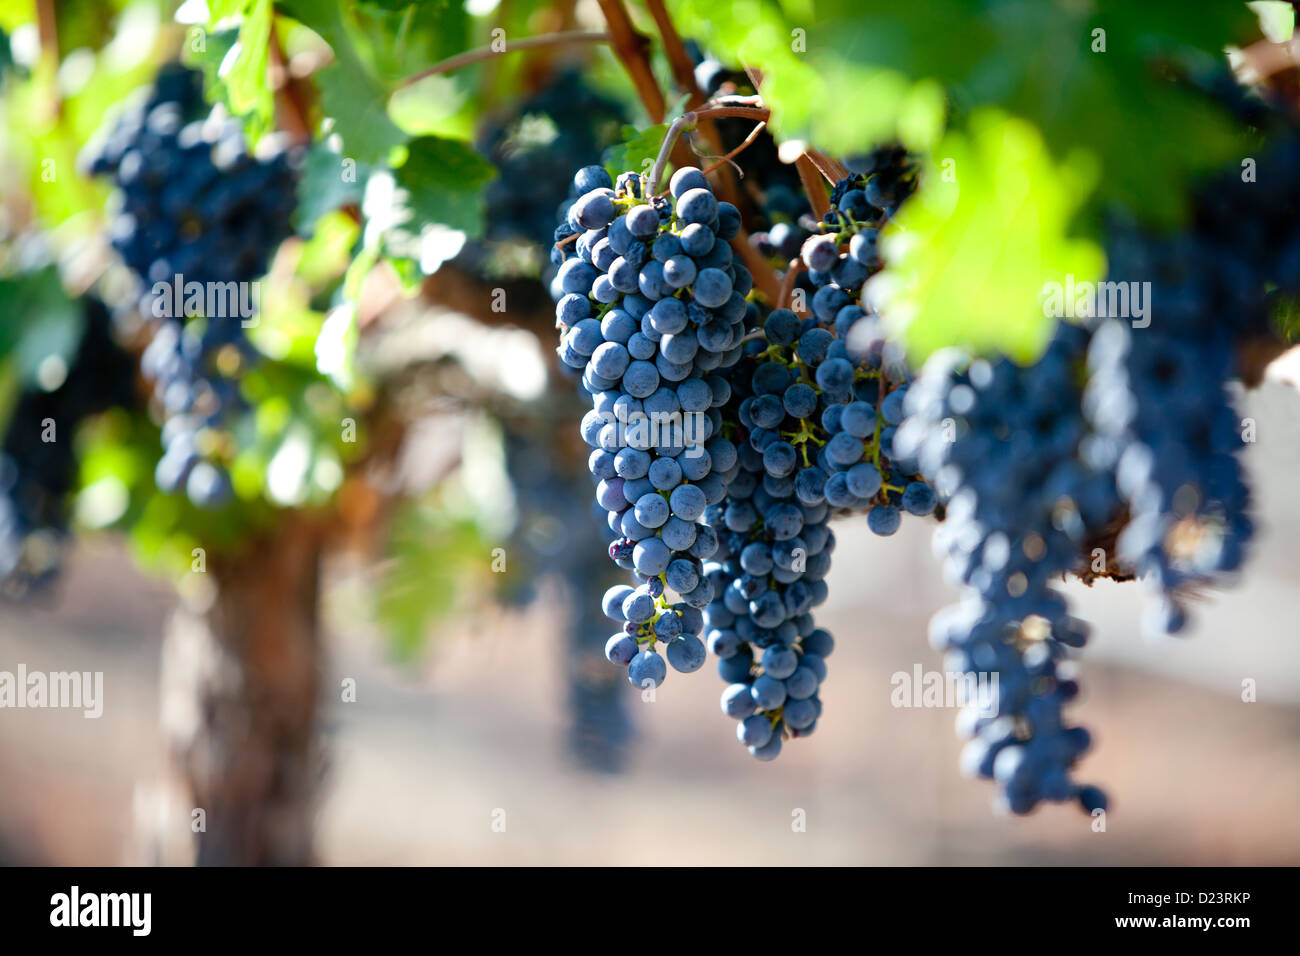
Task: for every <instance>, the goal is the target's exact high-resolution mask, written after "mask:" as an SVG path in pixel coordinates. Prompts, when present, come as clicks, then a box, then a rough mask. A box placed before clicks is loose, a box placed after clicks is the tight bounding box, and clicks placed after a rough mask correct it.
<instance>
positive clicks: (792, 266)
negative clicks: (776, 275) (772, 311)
mask: <svg viewBox="0 0 1300 956" xmlns="http://www.w3.org/2000/svg"><path fill="white" fill-rule="evenodd" d="M802 271H803V259H801V258H800V257H799V256H795V257H794V258H793V259H791V260H790V263H789V265H787V266H786V267H785V275H784V276H783V277H782V278H781V294H780V296H778V297H777V300H776V307H777V308H778V309H785V308H789V306H790V296H791V295H793V294H794V280H795V279H797V278H798V277H799V273H800V272H802Z"/></svg>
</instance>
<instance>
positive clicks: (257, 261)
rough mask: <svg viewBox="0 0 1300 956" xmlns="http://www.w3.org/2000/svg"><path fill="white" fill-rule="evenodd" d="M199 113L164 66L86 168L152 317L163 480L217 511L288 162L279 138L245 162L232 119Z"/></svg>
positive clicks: (290, 194)
mask: <svg viewBox="0 0 1300 956" xmlns="http://www.w3.org/2000/svg"><path fill="white" fill-rule="evenodd" d="M202 107H203V102H202V82H201V76H200V74H198V73H196V72H193V71H190V70H186V69H184V68H182V67H179V66H172V67H168V68H164V69H163V70H162V71H161V72H160V74H159V77H158V80H157V82H156V84H155V86H154V88H153V89H152V90H151V91H150V94H149V96H148V98H147V99H145V100H144V102H143V103H141V104H140V105H139V106H138V107H136V108H134V109H132V110H130V111H129V112H128V113H127V114H126V115H125V116H123V117H122V118H121V119H119V120H118V122H117V123H116V124H115V126H114V127H113V129H112V130H111V132H110V133H109V134H108V136H107V138H106V139H105V141H104V142H103V144H102V145H100V146H99V147H98V148H96V149H95V150H93V151H91V152H90V153H89V154H88V155H87V156H86V158H85V159H84V163H85V165H86V167H87V168H88V169H89V171H91V172H92V173H96V174H111V175H112V177H113V181H114V183H115V185H116V186H117V187H118V190H119V193H118V200H117V203H118V205H117V211H116V215H115V217H114V220H113V224H112V227H111V233H112V244H113V248H114V249H116V250H117V252H118V254H119V255H120V256H121V257H122V260H123V262H124V263H125V264H126V265H127V266H128V267H129V268H130V269H131V271H132V272H133V273H134V274H135V275H136V276H138V278H139V280H140V282H141V291H140V295H139V306H140V311H141V313H142V314H143V315H145V316H146V317H149V318H151V319H152V320H154V322H155V329H154V337H153V340H152V341H151V343H150V344H149V346H148V348H147V349H146V351H145V353H144V355H143V357H142V359H141V369H142V371H143V372H144V374H145V375H146V377H148V378H149V379H150V380H151V381H152V382H153V384H154V389H155V397H156V400H157V402H158V404H159V405H160V406H161V408H162V410H163V413H164V415H165V417H166V423H165V425H164V427H163V443H164V447H165V452H164V454H163V456H162V458H161V459H160V460H159V462H158V467H157V470H156V474H155V478H156V482H157V485H158V487H159V489H160V490H162V491H164V492H179V491H182V490H183V491H184V492H185V493H186V494H187V495H188V497H189V498H190V500H191V501H192V502H193V503H194V504H196V505H198V506H200V507H205V508H212V507H219V506H221V505H223V504H225V503H226V502H227V501H229V499H230V497H231V485H230V477H229V474H228V473H227V470H226V467H225V464H226V458H227V457H228V454H229V453H228V450H227V448H228V443H227V442H226V441H225V440H224V439H223V435H222V431H221V429H222V427H223V425H224V424H225V423H226V422H227V421H228V418H229V416H230V414H231V413H232V412H233V411H236V410H238V409H239V408H240V407H241V399H240V395H239V384H238V379H239V376H240V374H241V372H242V370H243V369H244V368H245V367H246V366H247V364H248V363H249V362H250V361H253V360H254V358H255V354H256V353H255V351H254V350H253V348H252V346H251V345H250V344H249V343H248V341H247V338H246V337H245V332H244V330H245V327H246V324H248V325H251V324H252V323H253V322H254V321H255V320H256V309H257V301H256V298H257V297H256V292H255V285H254V284H255V281H256V280H257V279H259V278H260V277H261V276H262V275H263V274H265V272H266V271H267V268H268V266H269V264H270V260H271V256H272V255H273V254H274V252H275V250H276V249H277V248H278V246H279V244H280V243H281V242H282V241H283V240H284V239H285V238H287V237H288V236H289V234H290V232H291V227H290V217H291V215H292V213H293V210H294V206H295V202H296V200H295V195H294V188H295V180H296V174H295V165H296V163H295V161H294V157H293V155H292V154H291V152H290V150H289V149H287V148H286V145H285V144H284V142H283V141H281V140H280V139H278V138H277V137H276V136H275V135H270V136H267V137H265V138H264V140H263V142H262V144H260V147H261V148H260V150H259V153H258V154H257V155H253V154H250V153H249V152H248V149H247V146H246V143H245V140H244V135H243V130H242V127H241V125H240V124H239V123H238V122H237V121H235V120H231V119H228V118H226V117H224V116H223V115H222V113H221V112H220V110H214V111H213V112H212V113H211V114H209V115H207V116H202V115H201V113H202Z"/></svg>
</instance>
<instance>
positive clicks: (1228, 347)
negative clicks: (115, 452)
mask: <svg viewBox="0 0 1300 956" xmlns="http://www.w3.org/2000/svg"><path fill="white" fill-rule="evenodd" d="M1298 169H1300V138H1298V137H1297V136H1296V134H1294V133H1289V134H1286V135H1284V136H1283V137H1282V138H1281V139H1280V140H1279V141H1277V142H1275V143H1274V144H1273V146H1272V147H1271V148H1270V149H1269V150H1268V151H1267V152H1266V153H1265V154H1264V155H1263V156H1262V157H1260V159H1259V163H1258V166H1257V168H1256V170H1255V172H1256V175H1255V177H1254V178H1253V179H1247V178H1243V177H1242V176H1241V174H1240V172H1239V170H1236V169H1233V170H1231V171H1229V172H1225V173H1224V174H1223V175H1221V176H1220V177H1218V178H1216V179H1214V180H1213V181H1211V182H1210V183H1208V184H1207V186H1206V187H1205V188H1204V189H1202V190H1201V191H1200V192H1199V193H1198V195H1197V196H1196V198H1195V202H1194V206H1193V209H1194V217H1193V223H1192V226H1191V228H1190V229H1189V230H1188V232H1187V233H1185V234H1183V235H1180V236H1178V237H1176V238H1172V239H1171V238H1166V237H1156V236H1150V235H1144V234H1142V233H1139V232H1138V231H1137V230H1135V229H1132V228H1116V229H1115V230H1114V236H1113V239H1112V241H1111V244H1110V249H1109V262H1110V270H1109V275H1108V280H1109V281H1111V282H1115V283H1122V284H1123V286H1124V287H1125V288H1127V289H1129V290H1130V300H1132V295H1133V293H1134V292H1137V291H1138V290H1140V289H1142V288H1143V287H1144V284H1145V288H1146V289H1147V290H1148V291H1147V292H1146V293H1145V294H1144V298H1145V300H1146V309H1147V314H1146V317H1145V318H1144V319H1142V320H1140V321H1134V320H1133V319H1130V318H1129V317H1127V316H1123V317H1121V316H1109V317H1108V318H1107V319H1106V320H1105V321H1104V322H1103V323H1102V326H1101V328H1100V329H1099V330H1098V332H1097V334H1096V336H1095V337H1094V340H1093V345H1092V350H1091V353H1090V356H1089V361H1090V367H1091V371H1092V376H1091V380H1090V382H1089V385H1088V393H1087V396H1086V405H1085V408H1086V411H1087V413H1088V416H1089V418H1090V420H1091V422H1092V423H1093V425H1094V427H1095V428H1096V430H1097V431H1098V433H1099V434H1100V435H1102V436H1104V437H1105V439H1106V443H1105V444H1104V445H1103V446H1101V447H1102V451H1104V452H1105V454H1106V455H1107V456H1108V459H1109V464H1110V465H1111V466H1112V467H1113V468H1114V469H1115V473H1116V479H1117V482H1118V485H1119V489H1120V491H1121V493H1122V495H1123V497H1124V500H1125V502H1126V503H1127V505H1128V507H1129V511H1130V519H1129V522H1128V525H1127V526H1126V527H1125V529H1124V530H1123V532H1122V533H1121V534H1120V536H1119V538H1118V540H1117V542H1116V546H1117V551H1118V556H1119V558H1120V560H1121V561H1123V562H1125V563H1126V564H1127V565H1129V566H1131V567H1133V568H1135V569H1136V571H1137V573H1138V574H1140V575H1142V576H1143V577H1144V579H1145V580H1146V582H1147V583H1148V585H1150V586H1151V587H1152V588H1153V589H1154V590H1155V591H1156V593H1157V600H1156V601H1155V602H1153V603H1152V604H1151V605H1150V607H1149V608H1148V612H1147V618H1146V627H1147V630H1148V631H1149V632H1152V633H1178V632H1179V631H1181V630H1183V628H1184V627H1185V626H1186V623H1187V613H1186V610H1185V608H1184V602H1183V596H1184V595H1185V594H1187V593H1189V592H1191V591H1194V590H1196V589H1197V588H1198V587H1200V586H1203V585H1205V584H1208V583H1211V582H1213V581H1214V580H1216V579H1218V578H1219V577H1220V576H1222V575H1223V574H1226V573H1230V572H1234V571H1236V570H1237V569H1238V568H1239V567H1240V566H1241V564H1242V561H1243V559H1244V557H1245V552H1246V547H1247V545H1248V542H1249V540H1250V538H1251V535H1252V533H1253V528H1254V525H1253V521H1252V519H1251V516H1250V490H1249V487H1248V486H1247V484H1246V480H1245V471H1244V467H1243V465H1242V462H1241V454H1242V452H1243V450H1244V443H1243V427H1244V423H1243V422H1242V420H1241V417H1240V415H1239V414H1238V412H1237V411H1236V409H1235V407H1234V403H1233V396H1232V388H1231V382H1232V380H1233V379H1234V378H1235V377H1236V376H1237V375H1238V374H1240V368H1239V357H1240V351H1239V346H1240V345H1241V344H1242V343H1246V342H1249V341H1250V340H1251V339H1254V338H1261V337H1264V336H1266V335H1267V334H1268V323H1269V317H1268V316H1269V307H1270V302H1271V300H1272V299H1274V298H1276V297H1277V296H1278V295H1295V294H1296V293H1297V292H1300V230H1297V229H1296V225H1295V224H1296V222H1297V221H1298V220H1300V174H1298V173H1297V170H1298ZM1120 301H1121V302H1122V300H1120ZM1108 307H1109V302H1101V301H1099V302H1098V308H1097V310H1096V311H1098V312H1099V313H1101V314H1103V315H1105V314H1106V313H1107V312H1108V311H1110V310H1109V308H1108Z"/></svg>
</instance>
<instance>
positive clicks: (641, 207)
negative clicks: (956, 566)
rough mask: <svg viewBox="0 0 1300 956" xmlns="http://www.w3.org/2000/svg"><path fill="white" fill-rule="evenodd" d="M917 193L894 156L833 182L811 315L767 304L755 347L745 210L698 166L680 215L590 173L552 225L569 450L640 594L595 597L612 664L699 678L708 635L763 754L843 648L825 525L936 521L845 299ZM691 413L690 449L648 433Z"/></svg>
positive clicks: (638, 187) (868, 335)
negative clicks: (582, 409) (579, 399)
mask: <svg viewBox="0 0 1300 956" xmlns="http://www.w3.org/2000/svg"><path fill="white" fill-rule="evenodd" d="M914 178H915V174H914V169H913V167H912V166H911V164H910V163H909V162H908V161H907V157H906V156H905V154H903V153H902V152H901V151H893V152H890V153H889V154H888V155H887V157H886V158H885V159H884V160H882V161H881V162H880V163H879V168H872V169H871V171H870V172H869V173H868V174H866V175H861V176H852V177H849V178H848V179H846V180H844V181H843V182H841V183H839V184H837V186H836V188H835V190H834V191H833V193H832V197H831V198H832V200H833V201H834V202H835V204H836V205H835V207H834V209H833V211H832V212H830V213H828V214H827V216H826V218H825V224H824V229H823V231H822V232H820V233H818V235H816V236H814V237H813V238H810V239H809V240H808V242H807V243H805V246H804V249H803V260H804V264H805V265H806V266H807V269H808V272H807V273H806V278H804V282H803V286H802V291H804V292H807V293H811V300H812V302H811V308H812V312H813V315H812V316H811V317H809V318H807V319H802V320H801V319H800V318H799V317H798V316H797V315H796V314H795V312H794V311H792V310H790V309H787V308H780V309H776V310H773V311H771V312H770V313H769V314H768V315H767V317H766V320H765V321H764V322H763V324H762V328H761V331H759V332H758V334H757V336H756V337H754V338H750V339H748V340H747V339H746V336H747V335H748V333H749V332H750V331H751V330H753V329H754V328H755V326H757V325H758V321H759V318H760V316H761V313H760V311H759V309H758V308H757V306H756V305H754V304H747V303H746V302H745V296H746V294H747V293H748V292H749V290H750V286H751V284H752V283H751V279H750V275H749V273H748V271H747V270H745V268H744V266H742V265H740V264H739V263H733V262H732V261H731V251H730V248H729V246H727V244H726V241H727V240H729V239H731V238H733V237H735V236H736V235H737V233H738V232H739V227H740V221H739V212H738V211H737V210H736V209H735V208H734V207H732V206H731V205H730V204H727V203H721V204H720V203H718V202H717V200H716V199H715V198H714V196H713V193H712V189H711V188H710V186H709V184H708V181H707V179H706V178H705V177H704V176H703V174H702V173H701V172H700V171H699V170H698V169H695V168H692V167H686V168H682V169H679V170H678V171H677V172H676V173H675V174H674V175H673V177H672V179H671V181H670V184H669V194H670V195H671V197H672V200H671V202H670V200H669V198H668V197H666V196H665V197H654V198H652V199H651V201H650V202H643V201H642V200H641V196H642V195H643V194H645V193H646V192H648V187H647V185H646V184H645V183H644V181H642V180H641V179H640V178H639V177H637V176H635V175H633V174H624V175H622V176H620V178H619V188H618V189H617V190H615V189H613V188H612V186H613V183H612V181H611V180H610V178H609V176H608V174H607V173H605V171H604V170H603V169H601V168H600V167H588V168H586V169H584V170H582V171H580V172H579V173H578V175H577V177H575V181H574V191H575V192H576V193H577V194H578V196H579V198H577V199H576V201H574V202H573V203H572V205H571V206H569V207H568V208H567V211H566V213H565V222H564V223H563V224H562V225H561V226H560V227H559V228H558V229H557V230H556V240H557V242H556V247H555V250H556V251H555V253H554V258H555V259H556V260H558V263H557V264H558V265H559V269H558V271H557V273H556V275H555V279H554V281H553V284H552V293H553V295H554V296H555V298H556V299H557V305H556V316H557V325H558V326H559V328H560V329H561V330H562V338H561V343H560V346H559V355H560V358H561V360H562V361H563V362H564V364H565V365H567V366H568V367H570V368H573V369H575V370H581V371H582V373H583V386H584V388H585V389H586V391H587V392H589V393H590V394H591V395H592V397H593V407H592V410H591V411H590V412H588V413H587V415H586V416H585V417H584V419H583V422H582V434H583V437H584V438H585V439H586V441H587V442H588V444H589V445H590V446H591V447H592V453H591V461H590V466H591V472H592V476H593V478H594V479H596V481H597V482H598V485H597V489H596V496H597V500H598V501H599V502H600V504H601V505H602V507H604V508H605V509H606V511H607V512H608V514H609V526H610V529H611V531H612V532H613V533H614V535H615V536H616V537H615V539H614V541H613V543H612V544H611V545H610V556H611V557H612V558H613V559H614V560H615V562H616V563H618V564H619V565H620V566H621V567H624V568H626V569H628V570H631V571H633V573H634V576H635V580H636V582H637V584H636V586H635V587H632V586H628V585H623V586H620V587H617V588H613V589H611V590H610V591H609V592H608V593H607V594H606V596H605V600H604V606H605V611H606V613H607V614H608V615H609V616H610V617H611V618H613V619H614V620H616V621H620V622H621V623H623V631H622V632H621V633H618V634H615V635H613V636H612V637H611V638H610V640H609V643H608V645H607V648H606V656H607V657H608V658H609V659H610V660H611V661H612V662H614V663H617V664H622V665H626V666H627V667H628V677H629V680H630V681H631V682H632V683H633V684H634V685H636V686H645V685H646V684H647V683H648V684H650V685H655V686H657V685H658V684H659V683H661V682H662V681H663V679H664V678H665V676H666V674H667V670H668V664H671V665H672V666H673V668H674V669H676V670H679V671H682V672H690V671H694V670H697V669H698V668H699V667H700V666H702V664H703V661H704V658H705V647H704V644H703V643H702V642H701V641H700V639H699V636H698V635H699V634H700V633H701V630H702V629H706V634H705V636H706V638H707V641H708V645H709V648H710V649H711V650H712V651H713V653H714V654H715V655H716V656H717V657H718V658H719V673H720V674H721V676H722V677H723V679H724V680H725V681H727V685H728V686H727V687H726V689H725V690H724V692H723V697H722V709H723V712H724V713H726V714H727V715H728V716H730V717H733V718H735V719H736V720H738V721H739V725H738V727H737V736H738V738H739V739H740V741H741V743H743V744H745V745H746V746H747V747H748V748H749V750H750V752H751V753H752V754H754V756H756V757H758V758H759V759H762V760H769V759H772V758H773V757H775V756H776V755H777V754H778V753H779V752H780V750H781V746H782V740H783V739H785V738H786V737H788V736H806V735H807V734H809V733H811V732H812V731H813V729H814V728H815V726H816V722H817V719H818V717H819V716H820V714H821V709H822V703H821V700H820V697H819V696H818V693H817V692H818V688H819V686H820V684H821V682H822V681H823V680H824V679H825V677H826V665H825V661H824V658H825V657H826V655H828V654H829V653H830V651H831V650H832V648H833V646H834V641H833V638H832V637H831V635H830V634H829V633H828V632H827V631H825V630H824V629H821V628H818V627H817V626H816V624H815V622H814V620H813V617H812V615H811V609H812V608H813V607H814V606H815V605H817V604H820V603H822V602H823V601H825V599H826V596H827V589H826V584H825V580H824V578H825V576H826V573H827V571H828V570H829V567H830V554H831V551H832V550H833V548H834V536H833V535H832V534H831V533H830V530H829V528H828V525H827V523H828V521H829V519H830V518H831V517H832V516H834V515H837V514H849V513H853V512H857V513H863V512H865V513H866V514H867V521H868V525H869V526H870V527H871V529H872V530H873V531H875V532H876V533H877V534H882V535H888V534H892V533H893V532H894V531H895V530H896V529H897V527H898V524H899V520H900V515H901V510H907V511H910V512H912V513H914V514H917V515H929V514H931V513H933V512H934V510H935V507H936V503H937V502H936V498H935V495H934V492H933V489H932V488H931V487H930V485H928V484H927V483H926V482H925V481H923V480H921V479H920V478H919V476H918V475H917V474H916V471H917V469H916V465H915V463H914V462H912V461H908V460H906V459H904V458H898V459H895V458H894V457H893V454H892V448H891V443H892V439H893V432H894V429H895V428H896V426H897V425H898V423H899V422H900V421H901V420H902V402H903V397H904V394H905V391H906V383H907V371H906V368H905V367H904V366H903V364H902V362H901V361H900V360H899V358H898V356H897V354H895V352H894V351H893V350H890V349H888V348H887V347H886V345H885V343H884V341H883V339H882V338H881V337H880V335H879V329H878V327H877V324H876V323H875V321H874V320H873V319H869V318H868V317H867V314H866V313H865V312H864V311H863V309H862V308H861V307H860V306H859V305H858V304H856V303H857V300H858V298H859V296H860V293H861V289H862V285H863V283H864V282H865V281H866V279H867V278H868V277H869V276H870V275H871V274H872V273H873V272H875V271H878V270H879V268H880V266H881V263H880V259H879V256H878V254H877V251H876V245H875V241H876V235H877V230H878V229H879V227H880V226H881V225H882V224H883V223H884V221H885V220H886V219H887V217H888V215H889V214H890V213H891V212H892V211H893V209H895V208H896V207H897V204H898V202H900V201H901V199H902V198H904V197H905V196H906V194H907V192H908V191H909V190H910V188H911V185H912V182H913V181H914ZM868 190H870V192H868ZM869 195H870V196H872V197H874V199H875V202H874V203H873V202H872V201H871V199H869V198H868V196H869ZM575 237H576V238H575ZM570 246H572V247H573V249H572V250H570V248H569V247H570ZM801 278H803V277H801ZM665 383H667V384H665ZM682 412H685V413H694V414H697V415H701V414H703V415H707V418H705V419H703V421H705V422H707V424H706V425H704V426H703V429H702V430H703V431H704V433H705V434H704V436H703V437H704V439H705V443H704V446H703V448H702V449H701V448H700V447H698V446H690V445H682V446H680V447H679V446H677V445H671V444H662V443H657V440H658V437H659V436H656V435H650V434H649V433H648V432H649V425H650V423H652V422H653V421H654V420H655V416H659V417H660V418H662V419H663V420H671V418H672V416H673V415H677V414H680V413H682ZM629 425H630V427H626V426H629ZM641 429H646V433H645V434H643V433H642V431H641ZM733 439H734V440H733ZM674 594H675V595H676V596H678V597H680V599H681V600H680V601H676V602H674V601H673V600H672V599H671V596H672V595H674ZM701 608H703V614H701V613H700V611H699V609H701ZM660 641H662V642H664V643H665V645H666V652H665V656H666V657H667V662H668V663H667V664H665V662H664V658H663V656H661V655H660V654H659V653H658V651H657V650H656V646H657V643H658V642H660Z"/></svg>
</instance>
